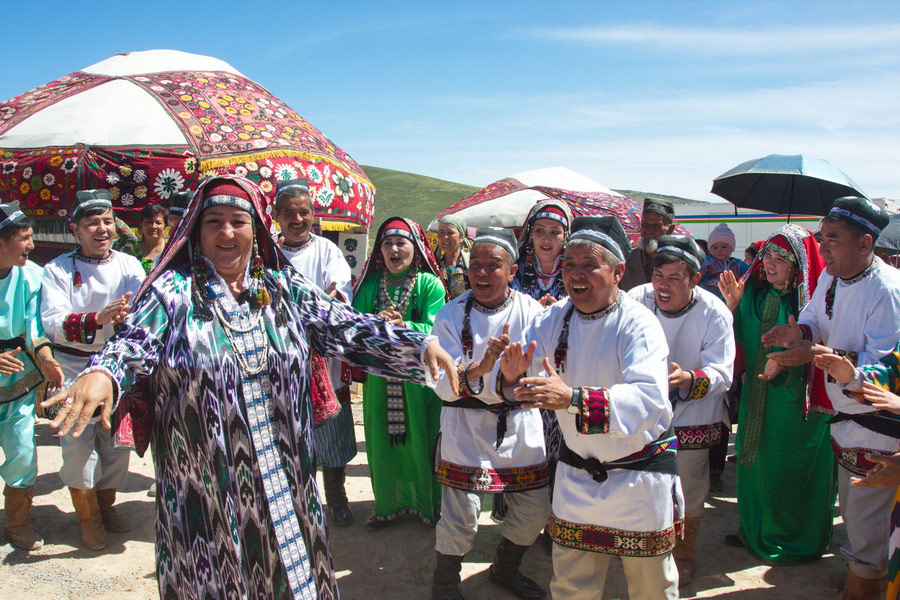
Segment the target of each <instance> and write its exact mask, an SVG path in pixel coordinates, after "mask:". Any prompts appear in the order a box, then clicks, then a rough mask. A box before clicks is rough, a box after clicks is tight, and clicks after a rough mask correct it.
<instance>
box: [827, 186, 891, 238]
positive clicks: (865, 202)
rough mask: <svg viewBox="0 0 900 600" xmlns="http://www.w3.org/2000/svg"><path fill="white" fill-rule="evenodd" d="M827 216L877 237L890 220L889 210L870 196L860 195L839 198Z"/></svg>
mask: <svg viewBox="0 0 900 600" xmlns="http://www.w3.org/2000/svg"><path fill="white" fill-rule="evenodd" d="M825 218H827V219H838V220H839V221H843V222H844V223H847V224H848V225H852V226H853V227H856V228H857V229H859V230H861V231H863V232H864V233H868V234H869V235H871V236H872V237H873V238H876V239H877V238H878V236H879V235H881V232H882V230H883V229H884V228H885V227H887V224H888V221H890V217H889V216H888V213H887V211H885V210H884V209H883V208H881V207H880V206H878V205H877V204H875V203H874V202H872V201H871V200H869V199H868V198H860V197H859V196H844V197H843V198H838V199H837V200H835V201H834V204H833V205H832V206H831V210H829V211H828V214H827V215H826V216H825Z"/></svg>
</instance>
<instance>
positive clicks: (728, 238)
mask: <svg viewBox="0 0 900 600" xmlns="http://www.w3.org/2000/svg"><path fill="white" fill-rule="evenodd" d="M706 241H707V243H708V244H709V245H710V246H712V245H713V244H721V243H725V244H728V245H729V246H731V250H732V251H734V246H735V244H736V243H737V240H735V237H734V232H733V231H732V230H731V228H730V227H728V225H726V224H725V223H719V224H718V225H716V227H715V228H714V229H713V230H712V231H710V232H709V236H708V237H707V238H706Z"/></svg>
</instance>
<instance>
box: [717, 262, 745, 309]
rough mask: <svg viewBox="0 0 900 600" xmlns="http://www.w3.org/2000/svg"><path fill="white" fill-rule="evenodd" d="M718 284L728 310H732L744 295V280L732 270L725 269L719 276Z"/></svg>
mask: <svg viewBox="0 0 900 600" xmlns="http://www.w3.org/2000/svg"><path fill="white" fill-rule="evenodd" d="M718 285H719V292H720V293H721V294H722V297H723V298H724V299H725V304H726V305H727V306H728V310H730V311H731V312H734V311H735V310H736V309H737V307H738V305H739V304H740V303H741V298H742V297H743V296H744V281H743V280H741V279H738V278H737V277H735V276H734V273H733V272H732V271H725V272H723V273H722V274H721V275H720V276H719V283H718Z"/></svg>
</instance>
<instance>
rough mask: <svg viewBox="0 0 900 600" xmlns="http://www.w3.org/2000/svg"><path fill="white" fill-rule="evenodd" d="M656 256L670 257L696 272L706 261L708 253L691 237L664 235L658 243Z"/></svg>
mask: <svg viewBox="0 0 900 600" xmlns="http://www.w3.org/2000/svg"><path fill="white" fill-rule="evenodd" d="M657 243H658V244H659V246H658V247H657V248H656V256H670V257H672V258H674V259H676V260H680V261H681V262H683V263H686V264H688V265H690V266H691V267H693V268H694V269H695V270H696V271H699V270H700V266H701V265H702V264H703V261H704V260H705V259H706V253H705V252H703V250H702V249H701V248H700V246H698V245H697V242H695V241H694V238H692V237H691V236H689V235H664V236H662V237H660V238H659V241H658V242H657Z"/></svg>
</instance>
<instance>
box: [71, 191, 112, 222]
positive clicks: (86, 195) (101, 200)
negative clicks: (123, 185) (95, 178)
mask: <svg viewBox="0 0 900 600" xmlns="http://www.w3.org/2000/svg"><path fill="white" fill-rule="evenodd" d="M93 208H105V209H111V208H112V199H111V198H110V195H109V191H108V190H79V191H78V192H76V193H75V200H74V201H73V202H72V207H71V209H70V213H69V218H70V219H72V221H77V220H78V215H80V214H81V213H83V212H85V211H87V210H91V209H93Z"/></svg>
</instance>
